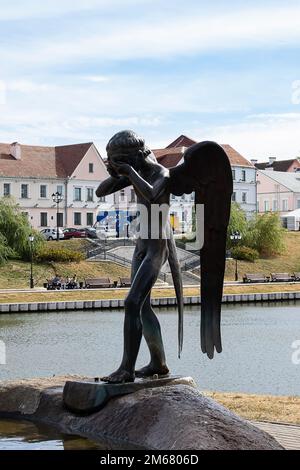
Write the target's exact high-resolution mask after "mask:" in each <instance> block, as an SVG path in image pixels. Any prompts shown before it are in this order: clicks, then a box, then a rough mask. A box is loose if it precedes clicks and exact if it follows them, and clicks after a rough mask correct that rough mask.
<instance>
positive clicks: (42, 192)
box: [40, 184, 47, 198]
mask: <svg viewBox="0 0 300 470" xmlns="http://www.w3.org/2000/svg"><path fill="white" fill-rule="evenodd" d="M40 197H43V198H45V197H47V186H46V185H45V184H41V186H40Z"/></svg>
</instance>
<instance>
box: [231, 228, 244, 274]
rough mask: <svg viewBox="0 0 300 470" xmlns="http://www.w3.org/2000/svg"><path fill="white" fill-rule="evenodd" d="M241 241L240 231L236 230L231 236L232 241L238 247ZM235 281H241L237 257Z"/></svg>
mask: <svg viewBox="0 0 300 470" xmlns="http://www.w3.org/2000/svg"><path fill="white" fill-rule="evenodd" d="M241 239H242V235H241V234H240V232H239V231H238V230H236V231H235V232H233V233H232V234H231V235H230V240H231V241H232V243H233V244H234V245H237V244H238V243H239V241H240V240H241ZM235 280H236V281H238V280H239V274H238V260H237V256H236V257H235Z"/></svg>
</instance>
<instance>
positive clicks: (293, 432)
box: [253, 421, 300, 450]
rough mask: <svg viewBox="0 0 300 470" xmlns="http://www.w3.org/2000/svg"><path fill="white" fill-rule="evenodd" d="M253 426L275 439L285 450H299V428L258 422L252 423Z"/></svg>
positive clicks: (293, 425)
mask: <svg viewBox="0 0 300 470" xmlns="http://www.w3.org/2000/svg"><path fill="white" fill-rule="evenodd" d="M253 424H254V425H255V426H257V427H258V428H260V429H262V430H263V431H266V432H267V433H269V434H271V436H273V437H275V439H276V440H277V441H278V442H279V444H281V445H282V446H283V447H284V448H285V449H287V450H300V426H297V425H295V424H283V423H282V424H281V423H267V422H258V421H254V422H253Z"/></svg>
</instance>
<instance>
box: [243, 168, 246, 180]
mask: <svg viewBox="0 0 300 470" xmlns="http://www.w3.org/2000/svg"><path fill="white" fill-rule="evenodd" d="M242 181H246V170H242Z"/></svg>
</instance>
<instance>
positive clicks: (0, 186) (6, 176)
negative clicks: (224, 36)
mask: <svg viewBox="0 0 300 470" xmlns="http://www.w3.org/2000/svg"><path fill="white" fill-rule="evenodd" d="M107 176H108V173H107V170H106V166H105V163H104V162H103V160H102V158H101V156H100V154H99V152H98V150H97V149H96V147H95V145H94V144H93V143H87V144H76V145H67V146H60V147H38V146H27V145H20V144H18V143H13V144H0V195H1V196H6V197H8V196H11V197H13V198H14V199H15V201H16V202H17V203H18V205H19V206H20V209H21V211H22V212H23V213H24V214H26V216H27V217H28V218H29V220H30V223H31V225H32V226H33V227H34V228H36V229H38V230H40V229H43V228H46V227H48V228H55V227H57V225H58V226H60V227H67V226H68V227H76V228H80V227H87V226H92V225H93V224H94V223H95V221H96V217H97V214H98V212H99V210H100V208H102V209H105V208H106V207H109V206H110V204H111V201H112V197H110V196H109V197H107V198H106V199H102V200H99V199H98V198H96V195H95V191H96V189H97V187H98V185H99V183H100V181H102V180H104V179H105V178H107ZM56 192H59V193H60V194H61V195H62V202H61V203H60V204H59V207H58V213H57V205H56V204H55V203H54V202H53V199H52V194H53V193H56Z"/></svg>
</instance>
